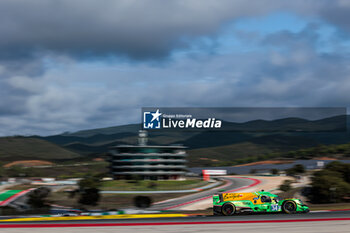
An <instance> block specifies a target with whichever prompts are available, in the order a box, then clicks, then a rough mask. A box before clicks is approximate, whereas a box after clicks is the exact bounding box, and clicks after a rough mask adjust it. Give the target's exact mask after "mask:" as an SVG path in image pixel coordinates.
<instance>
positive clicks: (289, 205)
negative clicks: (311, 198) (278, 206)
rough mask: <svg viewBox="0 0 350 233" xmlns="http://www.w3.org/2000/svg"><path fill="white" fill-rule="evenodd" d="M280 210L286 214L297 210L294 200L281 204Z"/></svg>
mask: <svg viewBox="0 0 350 233" xmlns="http://www.w3.org/2000/svg"><path fill="white" fill-rule="evenodd" d="M282 210H283V212H284V213H286V214H294V213H295V212H296V210H297V204H296V203H295V202H294V201H286V202H284V203H283V205H282Z"/></svg>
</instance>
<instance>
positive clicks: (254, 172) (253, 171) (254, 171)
mask: <svg viewBox="0 0 350 233" xmlns="http://www.w3.org/2000/svg"><path fill="white" fill-rule="evenodd" d="M257 171H258V170H256V169H254V168H253V169H250V172H249V173H250V174H256V173H257Z"/></svg>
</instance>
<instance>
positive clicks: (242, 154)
mask: <svg viewBox="0 0 350 233" xmlns="http://www.w3.org/2000/svg"><path fill="white" fill-rule="evenodd" d="M317 145H319V143H318V142H317V141H313V140H310V139H307V138H304V137H301V136H299V137H297V136H286V135H281V134H273V135H264V136H260V137H251V138H248V139H246V140H245V141H242V142H238V143H234V144H231V145H225V146H218V147H207V148H199V149H193V150H189V151H188V154H189V157H188V160H189V165H191V166H193V165H195V164H197V165H196V166H226V165H235V164H240V163H248V162H252V161H257V160H264V159H268V158H269V156H271V154H272V153H279V152H288V151H294V150H297V149H300V148H310V147H314V146H317Z"/></svg>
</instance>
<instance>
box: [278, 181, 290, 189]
mask: <svg viewBox="0 0 350 233" xmlns="http://www.w3.org/2000/svg"><path fill="white" fill-rule="evenodd" d="M291 183H292V181H291V180H285V181H283V183H282V184H281V185H280V187H279V190H281V191H283V192H288V191H289V190H291V188H292V186H291Z"/></svg>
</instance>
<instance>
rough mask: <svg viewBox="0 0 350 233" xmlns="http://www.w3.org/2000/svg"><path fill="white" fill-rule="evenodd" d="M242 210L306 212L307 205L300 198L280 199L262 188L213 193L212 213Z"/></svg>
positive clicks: (234, 212) (229, 212) (230, 213)
mask: <svg viewBox="0 0 350 233" xmlns="http://www.w3.org/2000/svg"><path fill="white" fill-rule="evenodd" d="M243 212H260V213H275V212H284V213H287V214H292V213H307V212H309V207H307V206H306V205H304V204H303V202H302V201H301V200H300V199H296V198H287V199H283V200H281V199H280V198H279V197H278V196H277V195H275V194H272V193H270V192H264V191H263V190H262V191H260V192H252V193H220V194H215V195H213V213H214V215H234V214H237V213H243Z"/></svg>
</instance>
